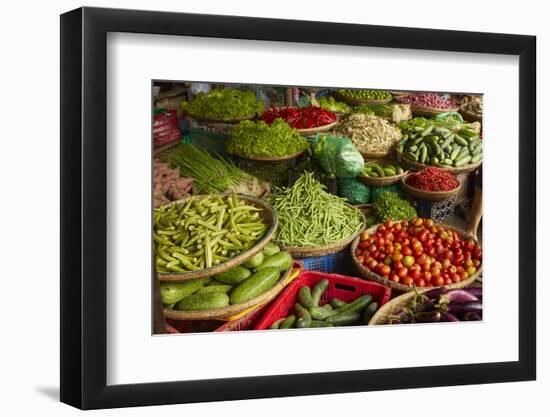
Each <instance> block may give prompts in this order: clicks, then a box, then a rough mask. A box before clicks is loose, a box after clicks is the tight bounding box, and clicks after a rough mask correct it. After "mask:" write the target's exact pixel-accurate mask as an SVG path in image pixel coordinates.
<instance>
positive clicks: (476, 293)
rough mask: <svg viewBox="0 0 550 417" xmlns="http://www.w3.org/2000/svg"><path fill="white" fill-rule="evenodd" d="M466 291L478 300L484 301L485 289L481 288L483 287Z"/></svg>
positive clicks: (466, 289)
mask: <svg viewBox="0 0 550 417" xmlns="http://www.w3.org/2000/svg"><path fill="white" fill-rule="evenodd" d="M464 291H468V292H469V293H470V294H472V295H473V296H474V297H477V299H478V300H482V299H483V288H481V287H471V288H465V289H464Z"/></svg>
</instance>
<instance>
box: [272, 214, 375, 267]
mask: <svg viewBox="0 0 550 417" xmlns="http://www.w3.org/2000/svg"><path fill="white" fill-rule="evenodd" d="M347 205H348V206H350V207H352V208H354V209H355V210H357V212H358V213H359V214H360V215H361V219H362V226H361V227H360V229H359V230H358V231H357V232H355V233H354V234H353V235H351V236H350V237H348V238H347V239H342V240H339V241H338V242H334V243H331V244H330V245H325V246H315V247H305V248H300V247H288V246H284V245H282V244H279V246H281V250H286V251H288V252H290V254H291V255H292V257H293V258H309V257H316V256H325V255H330V254H332V253H336V252H340V251H341V250H342V249H345V248H346V247H347V246H348V245H349V244H350V243H351V242H352V241H353V240H354V239H355V238H356V237H357V236H359V235H360V234H361V232H362V231H363V230H365V224H366V222H367V219H366V218H365V215H364V214H363V212H362V211H361V210H359V209H358V208H357V207H355V206H352V205H351V204H347Z"/></svg>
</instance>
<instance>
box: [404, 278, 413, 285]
mask: <svg viewBox="0 0 550 417" xmlns="http://www.w3.org/2000/svg"><path fill="white" fill-rule="evenodd" d="M413 282H414V280H413V279H412V278H411V277H405V278H403V279H402V280H401V283H402V284H403V285H409V286H410V285H412V284H413Z"/></svg>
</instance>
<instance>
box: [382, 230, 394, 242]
mask: <svg viewBox="0 0 550 417" xmlns="http://www.w3.org/2000/svg"><path fill="white" fill-rule="evenodd" d="M384 239H385V240H386V242H393V240H394V239H395V235H394V234H393V233H392V232H386V233H384Z"/></svg>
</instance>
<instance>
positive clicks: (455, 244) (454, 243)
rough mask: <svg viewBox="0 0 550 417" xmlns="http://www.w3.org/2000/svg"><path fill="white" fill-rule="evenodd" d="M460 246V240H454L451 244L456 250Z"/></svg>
mask: <svg viewBox="0 0 550 417" xmlns="http://www.w3.org/2000/svg"><path fill="white" fill-rule="evenodd" d="M459 248H460V243H459V242H457V241H454V242H453V243H452V244H451V249H453V250H456V249H459Z"/></svg>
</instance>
